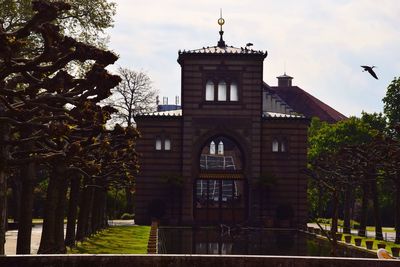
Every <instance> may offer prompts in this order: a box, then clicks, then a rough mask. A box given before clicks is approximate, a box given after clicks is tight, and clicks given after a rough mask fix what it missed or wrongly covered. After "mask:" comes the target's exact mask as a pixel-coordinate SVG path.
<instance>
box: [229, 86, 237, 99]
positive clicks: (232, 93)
mask: <svg viewBox="0 0 400 267" xmlns="http://www.w3.org/2000/svg"><path fill="white" fill-rule="evenodd" d="M230 98H231V101H239V95H238V87H237V84H236V83H231V87H230Z"/></svg>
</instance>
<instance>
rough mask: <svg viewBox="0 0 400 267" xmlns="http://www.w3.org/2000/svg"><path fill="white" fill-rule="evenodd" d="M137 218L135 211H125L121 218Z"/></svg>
mask: <svg viewBox="0 0 400 267" xmlns="http://www.w3.org/2000/svg"><path fill="white" fill-rule="evenodd" d="M133 218H135V214H133V213H124V214H122V215H121V220H133Z"/></svg>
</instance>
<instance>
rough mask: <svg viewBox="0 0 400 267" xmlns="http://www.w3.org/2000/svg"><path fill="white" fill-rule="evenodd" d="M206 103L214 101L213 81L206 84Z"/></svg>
mask: <svg viewBox="0 0 400 267" xmlns="http://www.w3.org/2000/svg"><path fill="white" fill-rule="evenodd" d="M206 101H214V83H213V82H211V81H208V82H207V84H206Z"/></svg>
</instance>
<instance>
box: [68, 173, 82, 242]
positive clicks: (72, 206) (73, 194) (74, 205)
mask: <svg viewBox="0 0 400 267" xmlns="http://www.w3.org/2000/svg"><path fill="white" fill-rule="evenodd" d="M80 179H81V177H80V176H77V177H72V178H71V191H70V193H69V206H68V215H67V233H66V235H65V245H66V246H69V247H72V246H74V245H75V237H76V235H75V229H76V219H77V215H78V203H79V191H80Z"/></svg>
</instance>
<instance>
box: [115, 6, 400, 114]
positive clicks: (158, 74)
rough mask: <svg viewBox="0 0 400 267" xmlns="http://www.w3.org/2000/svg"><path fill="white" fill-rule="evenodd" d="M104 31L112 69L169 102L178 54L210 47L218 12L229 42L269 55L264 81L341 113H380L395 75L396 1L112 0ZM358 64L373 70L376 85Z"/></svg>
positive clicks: (176, 83) (398, 65)
mask: <svg viewBox="0 0 400 267" xmlns="http://www.w3.org/2000/svg"><path fill="white" fill-rule="evenodd" d="M115 2H116V3H117V5H118V6H117V15H116V16H115V24H114V28H113V29H111V30H109V31H108V34H109V35H110V43H109V47H110V48H111V49H112V50H113V51H115V52H116V53H117V54H119V55H120V59H119V61H118V63H117V64H118V65H119V66H122V67H128V68H130V69H134V70H144V71H146V72H147V73H148V75H149V76H150V77H151V79H152V80H153V83H154V84H153V85H154V87H156V88H157V89H158V90H159V91H160V97H162V96H167V97H169V99H170V103H171V102H173V99H174V96H175V95H179V94H180V66H179V64H178V63H177V61H176V60H177V57H178V50H179V49H181V50H183V49H197V48H201V47H203V46H213V45H216V44H217V41H218V39H219V34H218V31H219V26H218V24H217V19H218V18H219V12H220V8H222V12H223V17H224V19H225V25H224V31H225V34H224V40H225V42H226V43H227V44H228V45H233V46H235V47H241V46H244V45H245V44H246V43H248V42H251V43H253V44H254V46H253V49H256V50H267V51H268V57H267V58H266V60H265V61H264V81H265V82H266V83H268V84H269V85H276V84H277V79H276V76H279V75H282V74H283V72H284V69H285V65H286V73H287V74H288V75H290V76H293V77H294V80H293V84H294V85H297V86H299V87H301V88H302V89H304V90H306V91H307V92H309V93H311V94H312V95H314V96H315V97H317V98H319V99H320V100H322V101H324V102H325V103H327V104H329V105H330V106H332V107H334V108H336V109H337V110H338V111H340V112H342V113H343V114H345V115H347V116H349V115H356V116H358V115H360V114H361V111H363V110H364V111H367V112H380V111H382V109H383V104H382V98H383V97H384V95H385V92H386V88H387V86H388V85H389V84H390V82H391V81H392V80H393V78H394V77H398V76H400V26H399V25H400V17H399V14H400V1H398V0H380V1H376V0H323V1H321V0H279V1H277V0H251V1H243V0H242V1H237V0H229V1H228V0H226V1H225V0H222V1H219V0H201V1H192V0H186V1H185V0H148V1H143V0H140V1H139V0H133V1H132V0H115ZM360 65H376V66H377V69H375V70H376V73H377V75H378V77H379V80H375V79H374V78H372V77H371V76H370V75H369V74H367V73H365V72H362V69H361V67H360Z"/></svg>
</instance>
